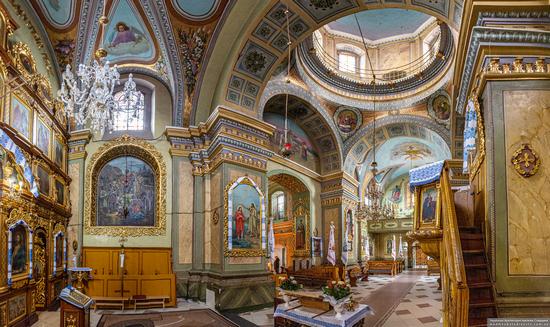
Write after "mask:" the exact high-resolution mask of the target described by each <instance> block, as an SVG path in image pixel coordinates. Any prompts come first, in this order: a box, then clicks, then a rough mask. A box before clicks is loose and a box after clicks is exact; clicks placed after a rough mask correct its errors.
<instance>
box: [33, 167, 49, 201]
mask: <svg viewBox="0 0 550 327" xmlns="http://www.w3.org/2000/svg"><path fill="white" fill-rule="evenodd" d="M36 177H38V190H39V191H40V193H41V194H43V195H45V196H47V197H49V196H50V194H51V189H50V186H51V181H50V173H49V172H48V170H47V169H46V168H44V166H42V165H40V164H38V165H37V166H36Z"/></svg>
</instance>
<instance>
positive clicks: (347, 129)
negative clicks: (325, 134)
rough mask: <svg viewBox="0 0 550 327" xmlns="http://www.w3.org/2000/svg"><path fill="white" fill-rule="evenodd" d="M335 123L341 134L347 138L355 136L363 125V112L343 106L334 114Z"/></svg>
mask: <svg viewBox="0 0 550 327" xmlns="http://www.w3.org/2000/svg"><path fill="white" fill-rule="evenodd" d="M334 122H335V123H336V126H338V130H339V131H340V133H341V134H342V135H343V136H345V137H347V136H350V135H351V134H353V133H354V132H355V131H356V130H357V128H358V127H361V124H362V123H363V116H362V115H361V112H360V111H359V110H358V109H356V108H353V107H348V106H342V107H340V108H338V109H337V110H336V112H335V113H334Z"/></svg>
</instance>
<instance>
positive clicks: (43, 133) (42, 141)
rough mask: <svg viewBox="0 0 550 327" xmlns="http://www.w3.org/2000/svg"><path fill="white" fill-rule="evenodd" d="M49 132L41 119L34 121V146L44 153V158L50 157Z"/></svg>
mask: <svg viewBox="0 0 550 327" xmlns="http://www.w3.org/2000/svg"><path fill="white" fill-rule="evenodd" d="M51 134H52V132H51V130H50V129H49V128H48V127H47V126H46V124H45V123H44V122H43V121H42V119H40V118H38V117H37V119H36V133H35V140H34V144H36V146H37V147H38V148H39V149H40V150H42V152H44V154H45V155H46V156H49V155H50V144H51V142H50V141H51V137H52V136H51Z"/></svg>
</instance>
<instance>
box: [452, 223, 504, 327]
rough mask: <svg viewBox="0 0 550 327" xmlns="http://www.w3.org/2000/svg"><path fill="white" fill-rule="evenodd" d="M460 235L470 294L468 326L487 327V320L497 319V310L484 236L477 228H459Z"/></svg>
mask: <svg viewBox="0 0 550 327" xmlns="http://www.w3.org/2000/svg"><path fill="white" fill-rule="evenodd" d="M459 234H460V243H461V246H462V256H463V258H464V267H465V269H466V280H467V285H468V288H469V293H470V297H469V306H468V326H470V327H471V326H487V318H496V317H497V309H496V304H495V297H494V293H493V284H492V283H491V279H490V277H489V264H488V262H487V257H486V255H485V247H484V245H483V234H482V233H481V231H480V230H479V228H477V227H459Z"/></svg>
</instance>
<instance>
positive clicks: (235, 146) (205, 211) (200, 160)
mask: <svg viewBox="0 0 550 327" xmlns="http://www.w3.org/2000/svg"><path fill="white" fill-rule="evenodd" d="M272 129H273V127H271V126H270V125H268V124H266V123H264V122H262V121H259V120H256V119H253V118H250V117H248V116H245V115H242V114H240V113H237V112H233V111H231V110H228V109H225V108H222V107H218V108H217V109H216V110H215V111H214V112H213V113H212V115H211V116H210V118H209V119H208V120H207V121H206V122H205V123H201V124H200V125H199V126H198V127H190V128H176V127H169V128H167V130H166V135H167V136H168V139H169V141H170V143H171V145H172V149H171V153H172V156H180V157H181V159H178V160H185V161H187V162H189V167H190V168H191V170H190V171H188V172H178V176H176V174H174V178H177V179H188V178H191V179H192V183H191V184H190V185H188V186H187V188H185V189H180V191H179V193H178V194H177V195H176V198H175V199H174V201H176V202H178V203H179V202H183V198H189V197H191V198H192V199H193V200H192V201H191V202H190V203H187V204H184V203H180V204H181V205H182V206H180V207H178V209H177V210H178V211H179V212H180V213H181V212H183V211H191V210H192V215H191V216H190V217H188V220H191V224H189V222H187V223H186V224H187V226H191V229H190V230H189V233H187V234H185V235H184V234H183V233H181V232H182V228H181V226H180V227H179V231H180V233H179V234H177V235H174V238H176V239H177V240H174V243H178V244H180V246H181V244H182V243H183V244H186V248H189V247H192V251H191V252H190V253H191V254H192V258H191V262H190V265H189V266H185V269H183V268H184V267H183V266H182V267H181V268H182V269H181V270H180V271H178V290H185V292H184V293H185V294H184V296H188V297H190V298H197V299H200V300H203V301H206V303H207V304H208V305H209V306H212V307H215V308H216V309H218V310H228V309H236V308H245V307H252V306H261V305H270V303H272V302H273V295H274V294H273V290H274V285H273V280H272V279H271V276H270V273H269V272H268V271H267V268H266V264H267V258H266V255H267V223H266V221H267V215H265V216H264V215H262V212H261V210H262V209H261V208H257V216H258V219H259V220H258V231H263V234H262V235H263V236H262V238H260V236H258V240H259V242H256V243H254V242H253V243H251V244H252V245H250V246H248V245H247V244H245V243H243V244H241V243H239V242H236V241H233V240H232V237H233V236H234V235H236V234H235V228H236V227H234V226H235V224H234V222H233V220H232V219H233V218H232V217H233V216H236V210H237V209H236V208H232V210H231V212H230V213H229V207H230V206H232V205H233V204H232V203H233V202H231V205H230V204H229V203H230V200H231V199H233V200H234V201H235V205H237V204H241V203H240V202H239V203H237V201H238V200H236V198H233V197H231V199H229V197H230V195H229V191H230V190H233V189H232V187H233V186H234V185H236V184H235V183H237V184H238V183H240V181H244V183H248V184H249V185H252V186H253V188H254V190H259V192H261V194H262V195H263V197H264V201H266V202H264V209H263V210H264V211H265V210H267V176H266V170H267V161H268V159H269V157H270V156H271V155H272V152H271V151H269V150H268V149H267V146H268V141H269V137H270V136H271V134H272V133H273V131H272ZM238 185H241V184H238ZM231 192H233V191H231ZM234 192H237V191H234ZM247 201H248V202H252V201H250V200H249V199H248V198H247ZM248 202H246V203H242V205H243V207H244V208H243V209H244V210H243V211H244V212H245V216H246V217H247V218H248V217H249V216H250V214H251V213H250V212H251V210H250V206H249V204H248ZM264 214H265V212H264ZM262 217H265V221H264V224H262V223H261V219H262ZM179 222H180V223H182V220H181V219H180V220H179ZM262 227H263V228H262ZM253 228H254V227H252V226H251V225H250V220H249V219H247V220H246V228H245V229H246V231H247V233H251V231H252V229H253ZM174 229H175V230H176V228H174ZM187 251H189V250H187ZM180 259H181V258H180ZM175 267H179V266H178V265H175Z"/></svg>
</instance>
